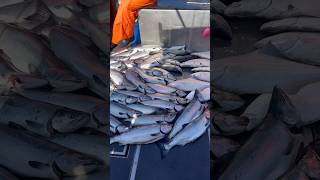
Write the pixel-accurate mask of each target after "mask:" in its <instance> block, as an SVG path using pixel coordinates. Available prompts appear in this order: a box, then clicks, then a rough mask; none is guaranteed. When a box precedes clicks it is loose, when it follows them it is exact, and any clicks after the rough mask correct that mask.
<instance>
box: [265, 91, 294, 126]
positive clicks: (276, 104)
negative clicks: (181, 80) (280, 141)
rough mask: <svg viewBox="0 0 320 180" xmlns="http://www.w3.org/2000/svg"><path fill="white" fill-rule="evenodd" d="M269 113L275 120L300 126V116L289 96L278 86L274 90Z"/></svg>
mask: <svg viewBox="0 0 320 180" xmlns="http://www.w3.org/2000/svg"><path fill="white" fill-rule="evenodd" d="M269 113H271V114H273V116H274V117H275V118H277V119H278V120H281V121H283V122H285V123H287V124H288V125H291V126H293V125H298V123H299V122H300V115H299V113H298V112H297V110H296V108H295V107H294V105H293V104H292V102H291V100H290V98H289V97H288V96H287V94H286V93H285V92H284V91H283V90H282V89H280V88H278V87H277V86H275V87H274V88H273V92H272V97H271V101H270V106H269Z"/></svg>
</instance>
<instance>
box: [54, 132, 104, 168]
mask: <svg viewBox="0 0 320 180" xmlns="http://www.w3.org/2000/svg"><path fill="white" fill-rule="evenodd" d="M50 141H51V142H54V143H56V144H59V145H62V146H64V147H67V148H69V149H72V150H74V151H77V152H80V153H83V154H88V155H90V156H92V157H94V158H96V159H98V160H100V161H101V162H103V163H104V165H105V166H110V163H109V157H108V154H107V153H106V151H108V149H109V143H108V138H107V137H106V136H102V135H90V134H75V133H72V134H70V133H68V134H58V135H55V136H54V137H52V138H50Z"/></svg>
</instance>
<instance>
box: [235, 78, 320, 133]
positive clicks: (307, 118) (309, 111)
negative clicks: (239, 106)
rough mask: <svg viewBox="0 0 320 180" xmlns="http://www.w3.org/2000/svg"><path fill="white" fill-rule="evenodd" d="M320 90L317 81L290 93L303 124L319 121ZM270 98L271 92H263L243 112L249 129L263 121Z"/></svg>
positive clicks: (319, 84)
mask: <svg viewBox="0 0 320 180" xmlns="http://www.w3.org/2000/svg"><path fill="white" fill-rule="evenodd" d="M319 91H320V83H319V82H315V83H311V84H308V85H306V86H304V87H303V88H301V89H300V90H299V91H298V93H297V94H291V95H289V97H290V99H291V101H292V103H293V104H294V106H295V107H296V109H297V111H298V112H299V114H300V115H301V124H302V125H309V124H313V123H315V122H318V121H319V118H320V112H319V110H318V108H317V107H318V106H319V105H320V98H319V97H318V92H319ZM270 99H271V95H270V94H262V95H260V96H259V97H257V98H256V99H255V100H254V101H253V102H252V103H251V104H250V105H249V106H248V107H247V109H246V110H245V111H244V112H243V114H242V115H241V116H242V117H246V118H248V119H249V125H248V130H251V129H253V128H255V127H257V126H258V125H259V124H261V122H263V119H264V117H265V116H266V114H267V112H268V104H269V102H270Z"/></svg>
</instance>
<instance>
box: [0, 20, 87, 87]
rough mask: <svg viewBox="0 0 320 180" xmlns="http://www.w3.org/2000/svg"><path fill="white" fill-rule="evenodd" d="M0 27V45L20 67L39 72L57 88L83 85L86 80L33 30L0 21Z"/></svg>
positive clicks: (34, 72)
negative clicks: (62, 60) (75, 72)
mask: <svg viewBox="0 0 320 180" xmlns="http://www.w3.org/2000/svg"><path fill="white" fill-rule="evenodd" d="M0 30H1V32H2V34H1V39H0V49H2V50H3V51H4V52H5V53H6V55H7V56H8V59H7V60H8V61H9V62H10V63H11V64H12V65H13V66H14V67H15V68H16V69H18V70H19V71H21V72H24V73H27V74H32V75H39V76H40V77H42V78H44V79H46V80H48V81H49V82H50V85H51V86H53V87H54V88H55V90H56V91H72V90H77V89H80V88H83V87H85V86H86V82H85V81H84V80H82V78H80V77H78V76H76V75H75V74H74V73H73V72H72V71H71V70H69V69H68V68H67V67H66V66H65V65H64V64H63V63H62V62H61V61H60V60H59V59H58V58H57V57H56V56H55V55H54V54H53V53H52V52H51V50H50V49H49V48H48V47H47V46H46V45H45V44H44V43H43V42H42V41H41V40H39V38H38V37H37V36H35V34H33V33H31V32H28V31H26V30H23V29H20V28H17V27H14V26H11V25H8V24H4V23H0ZM12 47H15V48H12Z"/></svg>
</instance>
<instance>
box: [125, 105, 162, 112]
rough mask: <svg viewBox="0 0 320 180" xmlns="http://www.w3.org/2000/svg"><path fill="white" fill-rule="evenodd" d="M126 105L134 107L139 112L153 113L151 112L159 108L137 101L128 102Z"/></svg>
mask: <svg viewBox="0 0 320 180" xmlns="http://www.w3.org/2000/svg"><path fill="white" fill-rule="evenodd" d="M127 106H128V107H129V108H131V109H134V110H136V111H139V112H141V113H142V114H153V113H155V112H157V111H159V109H158V108H156V107H152V106H147V105H144V104H139V103H134V104H128V105H127Z"/></svg>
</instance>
